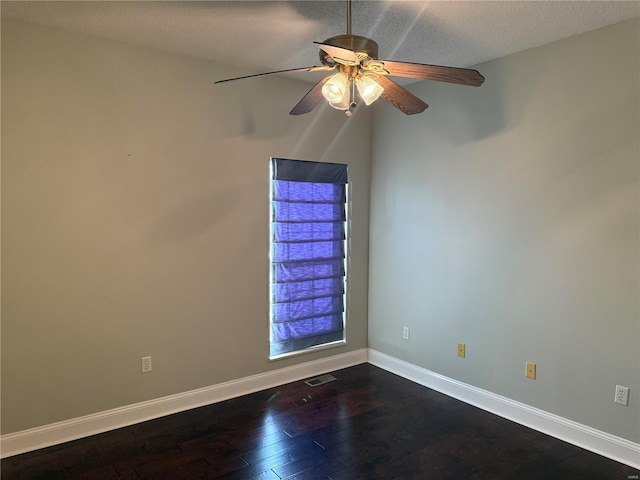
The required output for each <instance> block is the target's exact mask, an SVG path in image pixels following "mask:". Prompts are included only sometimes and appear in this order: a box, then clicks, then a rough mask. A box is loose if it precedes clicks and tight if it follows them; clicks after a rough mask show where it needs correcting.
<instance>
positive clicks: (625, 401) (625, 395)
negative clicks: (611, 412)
mask: <svg viewBox="0 0 640 480" xmlns="http://www.w3.org/2000/svg"><path fill="white" fill-rule="evenodd" d="M613 401H614V402H616V403H619V404H620V405H624V406H625V407H628V406H629V388H628V387H622V386H620V385H616V396H615V398H614V399H613Z"/></svg>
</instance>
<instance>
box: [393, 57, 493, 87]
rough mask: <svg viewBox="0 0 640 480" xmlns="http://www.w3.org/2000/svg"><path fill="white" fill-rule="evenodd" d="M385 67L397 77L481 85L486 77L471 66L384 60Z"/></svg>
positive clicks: (474, 85)
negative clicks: (461, 66) (460, 66)
mask: <svg viewBox="0 0 640 480" xmlns="http://www.w3.org/2000/svg"><path fill="white" fill-rule="evenodd" d="M382 62H383V63H384V68H385V70H386V71H388V72H389V75H392V76H395V77H407V78H422V79H425V80H436V81H438V82H449V83H457V84H460V85H470V86H473V87H479V86H480V85H482V83H483V82H484V77H483V76H482V75H480V73H479V72H478V71H477V70H472V69H470V68H458V67H444V66H440V65H425V64H423V63H409V62H394V61H392V60H383V61H382Z"/></svg>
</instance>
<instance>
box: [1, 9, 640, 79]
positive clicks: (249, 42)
mask: <svg viewBox="0 0 640 480" xmlns="http://www.w3.org/2000/svg"><path fill="white" fill-rule="evenodd" d="M0 8H1V11H2V16H3V17H10V18H15V19H20V20H24V21H28V22H33V23H38V24H42V25H49V26H53V27H58V28H62V29H67V30H72V31H78V32H84V33H88V34H92V35H97V36H100V37H104V38H108V39H112V40H118V41H123V42H128V43H132V44H137V45H141V46H147V47H153V48H158V49H161V50H165V51H169V52H174V53H181V54H186V55H190V56H193V57H199V58H205V59H210V60H214V61H217V62H221V63H224V64H227V65H230V66H237V67H240V68H242V69H244V70H245V72H243V73H258V72H264V71H271V70H281V69H287V68H295V67H305V66H311V65H318V53H317V48H316V47H315V46H314V45H313V44H312V42H313V41H314V40H316V41H323V40H325V39H326V38H329V37H332V36H335V35H341V34H344V33H346V2H343V1H311V0H307V1H277V2H270V1H249V2H247V1H230V2H220V1H204V2H190V1H172V2H164V1H145V2H137V1H126V2H114V1H107V2H100V1H89V2H84V1H71V2H53V1H52V2H30V1H19V2H10V1H2V2H1V4H0ZM352 16H353V32H352V33H353V34H355V35H363V36H367V37H370V38H372V39H374V40H375V41H376V42H378V44H379V45H380V52H379V57H380V58H381V59H388V60H391V59H393V60H401V61H408V62H417V63H429V64H439V65H452V66H461V67H467V66H471V65H474V64H477V63H481V62H484V61H487V60H491V59H494V58H498V57H502V56H505V55H508V54H510V53H514V52H518V51H521V50H525V49H528V48H531V47H535V46H539V45H544V44H546V43H549V42H553V41H555V40H559V39H561V38H566V37H569V36H572V35H576V34H578V33H582V32H585V31H588V30H593V29H596V28H599V27H603V26H606V25H610V24H613V23H617V22H620V21H622V20H625V19H628V18H632V17H637V16H640V2H638V1H626V2H617V1H605V2H600V1H587V2H582V1H542V2H537V1H536V2H534V1H492V2H485V1H395V0H386V1H383V0H379V1H360V0H354V2H353V7H352ZM297 75H298V78H301V77H300V74H297ZM310 80H313V79H310Z"/></svg>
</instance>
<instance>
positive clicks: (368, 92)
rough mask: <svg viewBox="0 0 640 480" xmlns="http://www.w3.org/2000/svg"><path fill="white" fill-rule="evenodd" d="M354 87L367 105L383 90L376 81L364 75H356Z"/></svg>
mask: <svg viewBox="0 0 640 480" xmlns="http://www.w3.org/2000/svg"><path fill="white" fill-rule="evenodd" d="M356 87H357V88H358V93H359V94H360V96H361V97H362V100H364V103H366V104H367V105H371V104H372V103H373V102H375V101H376V100H377V99H378V97H380V95H382V92H383V91H384V88H382V87H381V86H380V84H378V82H376V81H375V80H373V79H372V78H371V77H368V76H365V75H358V76H357V77H356Z"/></svg>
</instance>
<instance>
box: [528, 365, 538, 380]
mask: <svg viewBox="0 0 640 480" xmlns="http://www.w3.org/2000/svg"><path fill="white" fill-rule="evenodd" d="M526 375H527V378H530V379H532V380H535V379H536V364H535V363H531V362H527V370H526Z"/></svg>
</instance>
